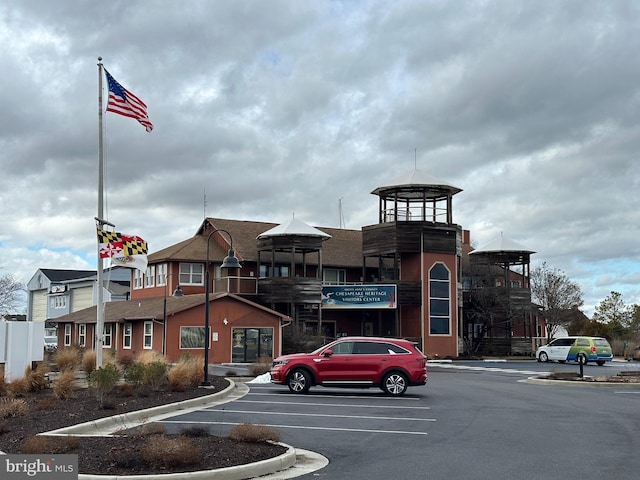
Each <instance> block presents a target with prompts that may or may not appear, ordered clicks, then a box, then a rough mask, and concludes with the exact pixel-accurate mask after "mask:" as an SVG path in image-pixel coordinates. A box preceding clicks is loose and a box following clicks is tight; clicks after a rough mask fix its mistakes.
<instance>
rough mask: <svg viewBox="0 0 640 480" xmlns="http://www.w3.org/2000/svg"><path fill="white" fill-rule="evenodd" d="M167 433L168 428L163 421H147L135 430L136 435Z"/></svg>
mask: <svg viewBox="0 0 640 480" xmlns="http://www.w3.org/2000/svg"><path fill="white" fill-rule="evenodd" d="M166 433H167V428H166V427H165V426H164V425H162V424H161V423H145V424H144V425H140V426H139V427H138V428H136V430H135V435H139V436H145V437H146V436H150V435H164V434H166Z"/></svg>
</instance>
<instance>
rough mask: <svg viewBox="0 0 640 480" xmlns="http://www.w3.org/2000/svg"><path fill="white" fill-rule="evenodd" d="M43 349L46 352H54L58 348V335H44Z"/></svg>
mask: <svg viewBox="0 0 640 480" xmlns="http://www.w3.org/2000/svg"><path fill="white" fill-rule="evenodd" d="M44 349H45V351H46V352H55V351H56V350H57V349H58V337H44Z"/></svg>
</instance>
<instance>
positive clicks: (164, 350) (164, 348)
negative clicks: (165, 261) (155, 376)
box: [162, 273, 184, 357]
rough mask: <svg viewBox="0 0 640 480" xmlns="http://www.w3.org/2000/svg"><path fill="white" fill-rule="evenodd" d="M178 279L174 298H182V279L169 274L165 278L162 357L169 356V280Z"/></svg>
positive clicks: (175, 274)
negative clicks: (171, 278) (170, 278)
mask: <svg viewBox="0 0 640 480" xmlns="http://www.w3.org/2000/svg"><path fill="white" fill-rule="evenodd" d="M169 277H176V278H177V279H178V285H177V286H176V289H175V290H174V291H173V294H172V296H173V297H182V296H183V295H184V293H183V292H182V289H181V288H180V277H179V276H178V274H177V273H169V274H167V275H165V278H164V299H163V300H164V301H163V304H162V356H163V357H164V356H165V355H166V354H167V285H168V284H169V281H168V278H169Z"/></svg>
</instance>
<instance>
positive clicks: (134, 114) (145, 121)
mask: <svg viewBox="0 0 640 480" xmlns="http://www.w3.org/2000/svg"><path fill="white" fill-rule="evenodd" d="M104 73H106V74H107V83H108V84H109V101H108V102H107V112H113V113H117V114H119V115H124V116H125V117H131V118H135V119H136V120H138V122H140V123H141V124H142V125H143V126H144V127H145V128H146V129H147V132H150V131H151V130H153V125H152V124H151V122H150V121H149V117H148V116H147V105H145V103H144V102H143V101H142V100H140V99H139V98H138V97H136V96H135V95H134V94H133V93H131V92H130V91H129V90H127V89H126V88H124V87H123V86H122V85H120V84H119V83H118V82H117V81H116V80H115V78H113V77H112V76H111V74H110V73H109V72H107V70H106V69H105V70H104Z"/></svg>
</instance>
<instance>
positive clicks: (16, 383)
mask: <svg viewBox="0 0 640 480" xmlns="http://www.w3.org/2000/svg"><path fill="white" fill-rule="evenodd" d="M7 392H8V393H9V395H12V396H14V397H24V396H25V395H26V394H27V393H29V380H28V379H27V378H26V377H22V378H15V379H13V380H11V381H10V382H9V385H8V386H7Z"/></svg>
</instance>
